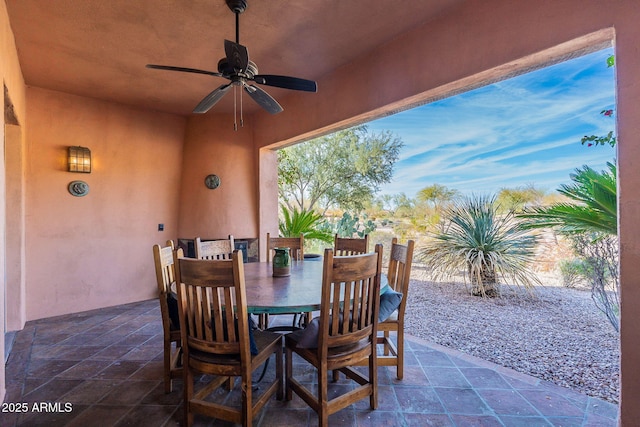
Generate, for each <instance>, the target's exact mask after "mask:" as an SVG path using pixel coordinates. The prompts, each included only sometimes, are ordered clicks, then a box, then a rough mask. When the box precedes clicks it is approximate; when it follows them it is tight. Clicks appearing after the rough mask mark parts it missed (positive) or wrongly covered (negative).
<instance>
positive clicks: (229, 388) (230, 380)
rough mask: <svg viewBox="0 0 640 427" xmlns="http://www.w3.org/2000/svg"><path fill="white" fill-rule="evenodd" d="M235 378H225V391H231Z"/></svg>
mask: <svg viewBox="0 0 640 427" xmlns="http://www.w3.org/2000/svg"><path fill="white" fill-rule="evenodd" d="M235 379H236V378H235V377H229V378H227V380H226V381H225V385H226V387H227V391H231V390H233V383H234V382H235Z"/></svg>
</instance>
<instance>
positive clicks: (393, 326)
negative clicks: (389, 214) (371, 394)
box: [361, 237, 415, 380]
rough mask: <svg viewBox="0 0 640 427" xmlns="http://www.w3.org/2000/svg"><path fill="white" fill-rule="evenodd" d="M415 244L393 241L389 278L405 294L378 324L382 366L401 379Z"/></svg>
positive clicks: (394, 288)
mask: <svg viewBox="0 0 640 427" xmlns="http://www.w3.org/2000/svg"><path fill="white" fill-rule="evenodd" d="M414 244H415V242H414V241H413V240H409V241H408V242H407V244H406V245H401V244H399V243H398V239H397V238H395V237H394V238H393V240H392V241H391V251H390V254H389V268H388V270H387V278H388V280H389V287H390V288H391V289H392V290H393V291H395V292H398V293H400V294H402V298H401V299H400V304H399V306H398V308H397V309H396V310H394V311H393V312H392V313H391V315H390V316H389V317H388V318H387V319H386V320H381V321H380V323H379V324H378V337H377V343H378V345H381V346H382V348H383V355H378V366H395V367H396V377H397V378H398V379H399V380H401V379H402V378H403V376H404V313H405V310H406V307H407V297H408V295H409V280H410V278H411V263H412V258H413V247H414ZM382 298H384V295H383V296H382ZM391 332H394V333H395V334H396V340H397V343H398V344H397V346H396V345H395V344H394V342H393V340H392V339H391V337H390V333H391ZM364 364H365V363H361V365H364Z"/></svg>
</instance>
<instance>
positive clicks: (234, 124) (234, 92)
mask: <svg viewBox="0 0 640 427" xmlns="http://www.w3.org/2000/svg"><path fill="white" fill-rule="evenodd" d="M237 110H238V109H237V108H236V86H235V85H233V130H235V131H237V130H238V122H237V121H236V111H237Z"/></svg>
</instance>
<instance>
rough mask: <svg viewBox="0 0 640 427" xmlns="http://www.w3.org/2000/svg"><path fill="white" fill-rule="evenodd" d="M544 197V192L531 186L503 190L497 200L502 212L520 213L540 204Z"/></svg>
mask: <svg viewBox="0 0 640 427" xmlns="http://www.w3.org/2000/svg"><path fill="white" fill-rule="evenodd" d="M543 197H544V191H542V190H538V189H537V188H535V187H534V186H533V184H530V185H527V186H523V187H516V188H502V189H501V190H500V191H499V192H498V197H497V199H496V200H497V202H498V204H499V205H500V208H501V209H502V210H504V211H515V212H519V211H522V210H523V209H524V208H525V207H527V206H531V205H533V204H537V203H539V202H540V200H541V199H542V198H543Z"/></svg>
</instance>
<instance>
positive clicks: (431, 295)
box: [405, 264, 620, 403]
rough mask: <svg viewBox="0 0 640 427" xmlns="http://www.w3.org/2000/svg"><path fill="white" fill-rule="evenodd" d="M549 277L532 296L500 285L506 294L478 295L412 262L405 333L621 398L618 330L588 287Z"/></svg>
mask: <svg viewBox="0 0 640 427" xmlns="http://www.w3.org/2000/svg"><path fill="white" fill-rule="evenodd" d="M543 280H544V282H543V283H545V284H547V286H544V287H538V288H537V290H536V291H535V294H534V295H533V296H531V295H529V294H527V293H526V292H525V291H522V290H517V289H516V290H515V291H514V289H512V288H511V287H509V286H502V287H501V290H502V293H503V296H502V297H501V298H497V299H488V298H479V297H474V296H471V295H469V293H468V292H467V291H466V290H465V286H464V284H463V283H439V282H432V281H430V280H429V277H428V275H427V274H426V272H425V270H424V268H421V267H420V266H416V265H415V264H414V268H413V269H412V280H411V288H410V291H409V300H408V303H407V313H406V318H405V322H406V332H407V333H408V334H411V335H413V336H416V337H419V338H422V339H425V340H428V341H431V342H434V343H437V344H440V345H444V346H447V347H450V348H453V349H456V350H460V351H462V352H464V353H467V354H470V355H473V356H476V357H479V358H482V359H484V360H488V361H491V362H493V363H496V364H498V365H501V366H505V367H508V368H511V369H514V370H516V371H519V372H523V373H526V374H529V375H531V376H534V377H536V378H540V379H542V380H546V381H550V382H552V383H555V384H557V385H560V386H563V387H568V388H571V389H573V390H576V391H578V392H581V393H584V394H586V395H589V396H593V397H597V398H600V399H604V400H607V401H609V402H613V403H618V391H619V381H618V380H619V371H620V365H619V354H620V352H619V343H620V340H619V335H618V333H617V332H616V331H615V330H614V329H613V327H612V326H611V324H610V323H609V322H608V320H607V319H606V318H605V317H604V315H603V314H601V312H600V311H598V309H597V308H596V307H595V304H594V303H593V301H592V300H591V294H590V292H589V291H588V290H584V289H568V288H564V287H562V286H556V285H555V284H554V280H553V278H546V279H543ZM549 283H551V284H552V286H549V285H548V284H549Z"/></svg>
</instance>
